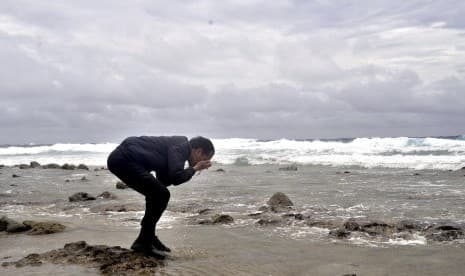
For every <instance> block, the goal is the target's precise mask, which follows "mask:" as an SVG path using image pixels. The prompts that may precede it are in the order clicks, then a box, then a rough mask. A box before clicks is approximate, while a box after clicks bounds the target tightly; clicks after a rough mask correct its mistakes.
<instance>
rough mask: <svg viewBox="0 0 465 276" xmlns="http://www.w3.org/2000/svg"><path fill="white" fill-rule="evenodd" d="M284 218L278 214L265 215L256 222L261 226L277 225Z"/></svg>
mask: <svg viewBox="0 0 465 276" xmlns="http://www.w3.org/2000/svg"><path fill="white" fill-rule="evenodd" d="M283 222H284V220H283V219H282V218H281V217H278V216H265V217H262V218H261V219H259V220H258V221H257V222H256V223H257V224H258V225H261V226H276V225H281V224H282V223H283Z"/></svg>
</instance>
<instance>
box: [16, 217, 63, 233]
mask: <svg viewBox="0 0 465 276" xmlns="http://www.w3.org/2000/svg"><path fill="white" fill-rule="evenodd" d="M23 224H24V225H26V226H27V227H28V228H29V229H30V230H29V231H28V233H27V234H29V235H46V234H54V233H59V232H63V231H64V230H65V228H66V227H65V226H64V225H62V224H60V223H57V222H45V221H33V220H25V221H23Z"/></svg>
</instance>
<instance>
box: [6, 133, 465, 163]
mask: <svg viewBox="0 0 465 276" xmlns="http://www.w3.org/2000/svg"><path fill="white" fill-rule="evenodd" d="M213 143H214V144H215V147H216V155H215V158H214V161H215V162H217V163H220V164H235V165H258V164H289V163H297V164H301V165H312V164H314V165H331V166H352V165H356V166H362V167H368V168H371V167H389V168H411V169H441V170H447V169H458V168H461V167H464V166H465V135H459V136H449V137H423V138H412V137H395V138H376V137H375V138H354V139H332V140H288V139H280V140H269V141H263V140H258V139H242V138H230V139H214V140H213ZM116 146H117V144H114V143H103V144H63V143H62V144H54V145H39V146H34V145H27V146H4V147H0V164H5V165H14V164H19V163H29V162H30V161H33V160H34V161H38V162H41V163H86V164H88V165H98V166H100V165H105V163H106V157H107V155H108V153H110V152H111V151H112V150H113V149H114V148H115V147H116Z"/></svg>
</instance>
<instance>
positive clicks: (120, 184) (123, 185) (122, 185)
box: [116, 181, 129, 190]
mask: <svg viewBox="0 0 465 276" xmlns="http://www.w3.org/2000/svg"><path fill="white" fill-rule="evenodd" d="M127 188H129V186H128V185H126V183H124V182H122V181H118V182H116V189H120V190H124V189H127Z"/></svg>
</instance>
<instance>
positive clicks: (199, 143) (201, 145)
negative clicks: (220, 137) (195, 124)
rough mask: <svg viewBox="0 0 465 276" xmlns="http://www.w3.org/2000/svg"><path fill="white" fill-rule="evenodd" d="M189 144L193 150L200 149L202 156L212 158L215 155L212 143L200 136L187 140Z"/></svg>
mask: <svg viewBox="0 0 465 276" xmlns="http://www.w3.org/2000/svg"><path fill="white" fill-rule="evenodd" d="M189 144H190V145H191V147H192V148H193V149H201V150H202V152H203V154H206V155H209V156H213V155H214V154H215V147H214V146H213V143H212V141H210V139H207V138H205V137H202V136H197V137H194V138H191V139H190V140H189Z"/></svg>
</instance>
